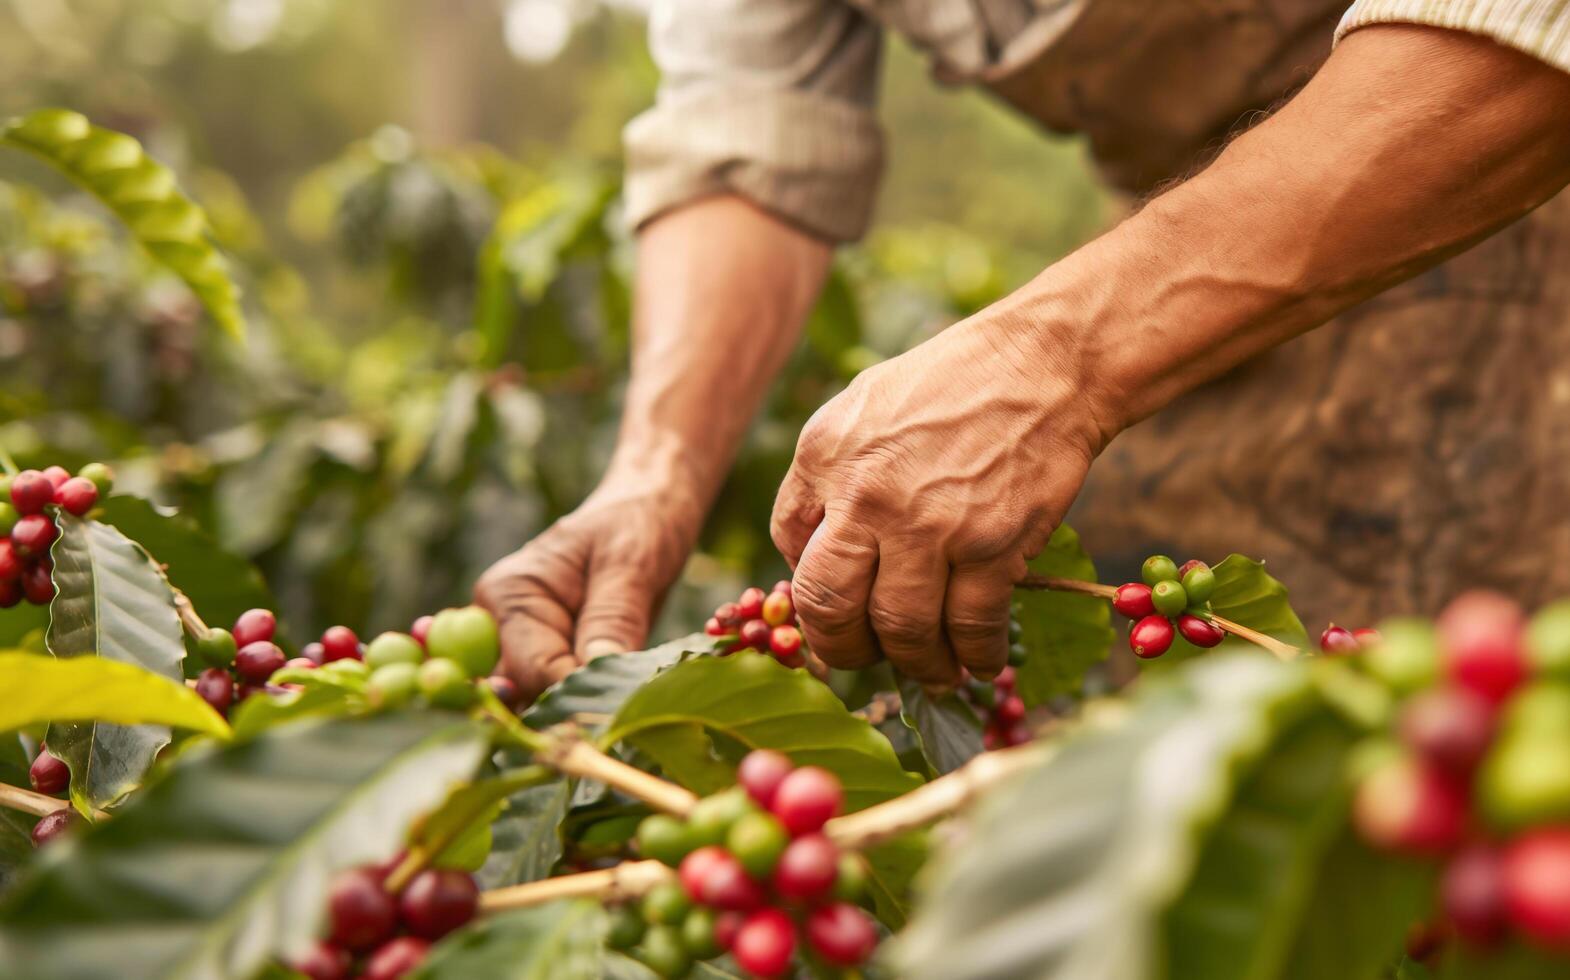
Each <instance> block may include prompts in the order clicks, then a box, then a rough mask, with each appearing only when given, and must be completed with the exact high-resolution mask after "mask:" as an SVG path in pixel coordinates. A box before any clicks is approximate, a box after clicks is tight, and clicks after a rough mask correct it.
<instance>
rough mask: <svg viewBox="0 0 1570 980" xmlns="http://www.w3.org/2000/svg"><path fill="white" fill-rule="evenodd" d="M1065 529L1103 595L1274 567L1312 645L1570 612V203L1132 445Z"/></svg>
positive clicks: (1122, 441)
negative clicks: (1186, 572)
mask: <svg viewBox="0 0 1570 980" xmlns="http://www.w3.org/2000/svg"><path fill="white" fill-rule="evenodd" d="M1068 519H1069V521H1070V523H1072V524H1073V525H1074V526H1075V527H1076V528H1077V529H1078V530H1079V531H1080V533H1081V535H1082V536H1083V538H1084V542H1085V545H1086V547H1087V548H1088V549H1089V550H1090V552H1091V554H1092V555H1094V556H1096V558H1097V563H1098V569H1099V570H1100V571H1101V574H1102V579H1103V581H1127V580H1129V579H1130V578H1136V577H1137V573H1138V562H1139V561H1140V560H1141V559H1142V558H1143V557H1144V556H1145V555H1146V554H1151V553H1155V552H1165V553H1168V554H1170V555H1172V556H1173V557H1174V558H1176V559H1177V560H1178V561H1180V562H1181V561H1183V560H1184V559H1186V558H1190V557H1198V558H1204V559H1206V560H1208V561H1217V560H1219V559H1221V558H1223V557H1224V556H1226V555H1227V554H1229V553H1231V552H1234V551H1238V552H1242V553H1244V554H1248V555H1251V556H1254V557H1258V558H1264V559H1266V560H1267V562H1268V565H1269V569H1270V571H1271V573H1272V574H1274V575H1275V576H1276V578H1278V579H1280V580H1281V581H1282V582H1284V583H1285V584H1286V585H1287V587H1288V589H1289V590H1290V591H1291V595H1292V602H1293V605H1294V607H1295V608H1296V609H1297V611H1298V613H1299V615H1301V616H1302V618H1303V621H1304V624H1305V625H1306V626H1307V627H1308V629H1309V631H1310V634H1311V635H1313V636H1316V637H1317V635H1318V633H1319V630H1321V629H1323V628H1324V625H1325V623H1326V621H1327V620H1331V619H1333V620H1334V621H1336V622H1338V623H1343V624H1346V625H1348V626H1353V627H1356V626H1361V625H1368V624H1372V623H1374V622H1375V621H1377V620H1378V619H1379V618H1381V617H1384V616H1388V615H1392V614H1401V613H1419V614H1433V613H1435V612H1436V611H1438V609H1439V608H1440V607H1441V606H1442V605H1443V603H1444V602H1445V601H1446V600H1447V599H1449V598H1450V597H1451V596H1453V595H1455V594H1457V593H1458V592H1461V591H1463V590H1465V589H1467V588H1470V587H1473V586H1489V587H1492V588H1497V589H1500V590H1503V591H1504V592H1506V593H1508V594H1510V595H1512V596H1515V597H1517V598H1518V599H1520V600H1521V601H1523V602H1525V603H1527V604H1528V606H1535V605H1538V604H1541V603H1543V602H1545V601H1547V600H1549V599H1552V598H1557V597H1560V596H1566V595H1570V561H1561V560H1560V558H1561V556H1566V557H1570V191H1567V192H1566V193H1563V194H1560V195H1559V196H1558V197H1557V198H1555V199H1554V200H1552V201H1550V202H1549V203H1548V204H1546V205H1544V206H1543V207H1542V208H1540V209H1538V210H1537V211H1536V212H1535V213H1533V214H1531V215H1529V216H1527V217H1526V218H1524V219H1522V220H1521V221H1519V222H1517V223H1515V224H1514V225H1512V226H1510V227H1509V228H1506V229H1505V230H1504V231H1501V232H1500V233H1499V234H1497V235H1495V236H1494V237H1492V238H1490V239H1489V240H1487V241H1485V242H1483V243H1481V244H1479V245H1478V246H1476V247H1475V248H1473V249H1472V250H1471V251H1469V252H1467V253H1466V254H1464V255H1461V256H1458V257H1457V258H1455V259H1453V260H1451V261H1450V262H1448V263H1446V264H1445V265H1443V266H1441V267H1439V268H1437V269H1434V270H1433V271H1431V272H1429V273H1427V274H1425V275H1423V276H1420V277H1418V278H1417V279H1414V280H1412V281H1411V282H1408V283H1405V284H1403V285H1401V286H1398V287H1396V288H1395V289H1392V290H1390V291H1389V292H1387V293H1385V294H1383V295H1381V296H1378V297H1375V298H1374V299H1372V300H1370V301H1368V302H1367V303H1364V304H1363V305H1361V306H1359V307H1357V308H1355V309H1353V310H1351V311H1349V312H1348V313H1346V314H1344V315H1343V316H1341V317H1339V318H1337V319H1336V320H1334V321H1332V322H1330V323H1329V324H1327V325H1325V326H1323V327H1321V328H1319V329H1318V330H1315V331H1313V332H1312V333H1310V334H1308V335H1306V336H1304V337H1300V338H1298V339H1297V340H1295V341H1293V342H1291V343H1289V344H1286V345H1284V346H1282V347H1280V348H1278V349H1277V350H1274V351H1271V352H1270V353H1268V354H1265V355H1263V356H1262V357H1260V358H1258V359H1256V360H1255V361H1253V362H1250V363H1248V364H1246V365H1244V366H1242V367H1240V368H1238V369H1237V370H1235V371H1233V372H1232V373H1231V374H1229V375H1227V376H1226V377H1223V378H1221V379H1219V380H1217V381H1215V382H1213V383H1212V384H1210V385H1208V386H1206V387H1204V388H1202V389H1200V390H1197V391H1195V392H1192V393H1191V394H1189V395H1188V396H1186V397H1185V398H1183V399H1181V400H1180V401H1178V402H1176V403H1174V404H1173V405H1171V406H1169V407H1168V408H1167V409H1166V410H1164V411H1162V412H1161V413H1159V414H1158V415H1156V416H1154V417H1153V418H1151V419H1148V420H1147V421H1145V422H1143V423H1141V424H1140V425H1138V426H1135V427H1133V428H1132V429H1130V430H1129V431H1127V432H1125V433H1124V434H1123V435H1121V436H1119V437H1118V438H1117V439H1116V440H1115V441H1114V442H1113V443H1112V445H1111V446H1109V447H1108V449H1107V451H1106V452H1105V453H1104V454H1103V455H1102V457H1101V458H1100V459H1099V460H1098V461H1097V462H1096V464H1095V466H1094V467H1093V468H1092V470H1091V475H1090V479H1089V482H1088V483H1087V484H1086V487H1085V490H1084V492H1083V493H1082V494H1081V495H1080V499H1079V501H1078V503H1076V504H1075V507H1074V509H1073V510H1072V511H1071V512H1070V515H1069V518H1068Z"/></svg>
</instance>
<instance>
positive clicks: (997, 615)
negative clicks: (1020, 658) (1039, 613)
mask: <svg viewBox="0 0 1570 980" xmlns="http://www.w3.org/2000/svg"><path fill="white" fill-rule="evenodd" d="M1013 588H1014V575H1013V573H1012V570H1011V569H1010V568H1009V567H1008V566H1007V565H1006V564H1001V563H1000V564H992V565H963V566H960V567H958V568H956V569H954V571H953V573H952V574H951V575H950V576H949V581H948V588H947V590H946V594H945V596H944V599H943V630H944V632H945V633H946V634H947V635H948V640H949V644H950V645H951V646H952V647H953V648H954V655H955V656H956V657H958V658H959V662H960V664H961V665H963V666H964V667H965V668H966V669H967V670H969V671H970V672H971V673H972V674H974V675H976V676H977V677H979V678H981V679H982V680H991V679H992V678H993V677H996V676H997V674H998V671H1000V670H1002V669H1003V668H1004V667H1005V666H1007V665H1008V657H1009V603H1010V601H1011V599H1012V596H1013Z"/></svg>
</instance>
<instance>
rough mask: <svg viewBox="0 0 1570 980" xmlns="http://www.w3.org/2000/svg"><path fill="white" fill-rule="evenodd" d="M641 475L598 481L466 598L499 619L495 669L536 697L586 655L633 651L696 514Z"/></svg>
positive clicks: (675, 568) (676, 568) (693, 530)
mask: <svg viewBox="0 0 1570 980" xmlns="http://www.w3.org/2000/svg"><path fill="white" fill-rule="evenodd" d="M673 496H685V495H684V494H676V495H673V494H672V493H671V492H662V490H661V489H660V488H659V487H658V486H657V485H654V484H653V483H651V482H649V481H638V485H634V481H626V482H616V483H604V484H601V485H600V487H599V489H597V490H596V491H595V492H594V493H593V494H592V495H590V497H589V498H588V499H587V500H585V501H584V503H583V505H582V506H581V507H579V508H578V509H577V510H575V511H573V512H572V513H571V514H568V515H567V516H566V517H563V518H562V519H561V520H559V521H557V522H556V523H555V524H553V525H551V527H550V528H548V529H547V530H546V531H545V532H544V533H543V534H541V535H540V536H539V537H537V538H535V539H534V540H533V541H530V542H529V543H528V544H526V545H524V547H523V548H522V549H520V550H519V551H516V552H514V553H513V554H511V555H508V556H507V557H506V558H503V559H502V560H501V561H498V562H497V563H496V564H495V565H492V566H491V568H490V569H489V570H488V571H487V572H486V573H485V574H484V575H483V576H482V577H481V578H480V581H479V582H478V583H477V584H476V585H475V587H474V597H475V601H477V602H478V603H479V604H480V605H482V606H484V607H485V608H487V609H489V610H490V611H491V612H492V614H494V615H495V616H496V618H497V621H498V622H499V623H500V625H501V643H502V662H501V666H500V668H499V669H500V670H501V671H502V672H503V673H505V674H507V676H509V677H511V678H512V679H513V680H514V681H516V682H517V683H518V685H519V686H520V687H521V688H522V689H523V691H524V693H525V695H526V696H527V697H529V698H531V699H532V698H534V697H536V696H538V695H539V693H540V692H541V691H543V690H545V688H547V687H549V686H550V685H551V684H554V683H555V682H556V681H558V680H560V679H561V678H563V677H565V676H566V675H567V674H569V673H571V672H572V671H573V670H575V669H577V668H578V667H579V666H580V665H581V664H583V663H586V662H587V661H588V660H589V659H591V658H593V657H597V656H599V655H601V654H605V653H620V652H624V651H627V650H637V649H640V648H641V647H642V645H643V642H644V640H645V638H646V637H647V636H648V632H649V624H650V620H651V619H652V617H653V616H654V613H655V611H656V610H657V609H658V608H659V604H660V602H661V600H662V599H663V598H664V596H665V591H666V589H667V588H669V586H670V584H671V583H672V582H674V581H675V580H676V577H677V575H679V574H680V573H681V569H682V565H683V563H684V562H685V561H686V559H687V553H688V552H689V551H690V550H691V548H692V544H693V541H694V540H695V538H696V535H697V530H698V525H699V520H700V517H699V516H698V514H697V513H696V512H695V511H694V510H693V508H692V507H691V506H678V505H676V504H674V503H673V501H672V497H673Z"/></svg>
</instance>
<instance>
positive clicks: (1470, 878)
mask: <svg viewBox="0 0 1570 980" xmlns="http://www.w3.org/2000/svg"><path fill="white" fill-rule="evenodd" d="M1439 894H1440V904H1441V906H1442V907H1443V909H1444V912H1445V918H1446V919H1447V920H1448V921H1449V923H1450V925H1451V927H1452V928H1453V929H1455V932H1456V935H1458V936H1460V937H1461V938H1462V939H1464V940H1466V941H1467V942H1469V943H1472V944H1473V945H1477V946H1488V945H1492V944H1493V943H1495V942H1497V941H1498V940H1500V939H1502V938H1504V932H1505V895H1504V862H1503V861H1501V860H1500V856H1499V852H1497V851H1495V850H1494V849H1493V848H1492V847H1489V846H1488V845H1486V844H1477V845H1473V846H1472V847H1469V848H1467V849H1466V850H1464V851H1462V852H1461V853H1459V854H1457V855H1456V856H1455V857H1454V858H1453V859H1451V861H1450V863H1449V865H1447V866H1446V867H1445V874H1444V878H1443V879H1442V881H1441V882H1440V887H1439Z"/></svg>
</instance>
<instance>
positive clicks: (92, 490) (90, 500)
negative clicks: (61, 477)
mask: <svg viewBox="0 0 1570 980" xmlns="http://www.w3.org/2000/svg"><path fill="white" fill-rule="evenodd" d="M55 501H56V502H57V503H58V504H59V505H60V506H61V507H64V508H65V509H66V511H67V512H69V513H72V514H75V515H76V516H77V517H81V516H82V515H83V514H85V513H87V512H88V511H90V510H92V509H93V505H94V504H96V503H98V488H97V487H95V486H93V483H92V481H91V480H84V479H82V478H81V477H79V476H73V477H72V478H71V479H69V480H67V481H65V483H63V484H61V486H60V489H59V490H56V491H55Z"/></svg>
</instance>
